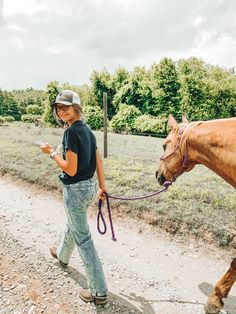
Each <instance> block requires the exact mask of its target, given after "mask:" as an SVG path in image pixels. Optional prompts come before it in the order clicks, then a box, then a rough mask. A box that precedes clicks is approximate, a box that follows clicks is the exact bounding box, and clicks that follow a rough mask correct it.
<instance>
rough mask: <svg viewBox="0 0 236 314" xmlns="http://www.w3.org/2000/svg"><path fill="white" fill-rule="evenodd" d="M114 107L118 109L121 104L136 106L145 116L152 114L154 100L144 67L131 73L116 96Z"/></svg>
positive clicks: (137, 68)
mask: <svg viewBox="0 0 236 314" xmlns="http://www.w3.org/2000/svg"><path fill="white" fill-rule="evenodd" d="M113 103H114V106H115V108H116V111H117V109H118V108H119V106H120V105H121V104H127V105H134V106H135V107H137V108H138V109H139V110H140V111H141V112H142V113H143V114H145V113H152V111H153V105H154V100H153V98H152V90H151V87H150V81H149V76H148V73H147V72H146V70H145V68H144V67H136V68H135V69H134V71H133V72H132V73H130V75H129V77H128V80H127V83H125V84H124V85H123V86H121V88H120V89H119V91H118V92H117V93H116V95H115V96H114V100H113Z"/></svg>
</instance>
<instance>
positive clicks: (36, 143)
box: [34, 141, 45, 146]
mask: <svg viewBox="0 0 236 314" xmlns="http://www.w3.org/2000/svg"><path fill="white" fill-rule="evenodd" d="M43 144H45V143H44V142H42V141H35V142H34V145H37V146H41V145H43Z"/></svg>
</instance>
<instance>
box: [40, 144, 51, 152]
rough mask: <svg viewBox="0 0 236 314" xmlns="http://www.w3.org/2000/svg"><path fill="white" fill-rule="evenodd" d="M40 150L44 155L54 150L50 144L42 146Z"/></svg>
mask: <svg viewBox="0 0 236 314" xmlns="http://www.w3.org/2000/svg"><path fill="white" fill-rule="evenodd" d="M40 148H41V150H42V152H43V153H44V154H50V153H51V152H52V151H53V150H54V149H53V148H52V146H51V145H50V144H48V143H44V144H42V145H41V146H40Z"/></svg>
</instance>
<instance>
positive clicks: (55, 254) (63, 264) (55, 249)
mask: <svg viewBox="0 0 236 314" xmlns="http://www.w3.org/2000/svg"><path fill="white" fill-rule="evenodd" d="M50 254H51V256H52V257H53V258H56V259H58V261H59V263H60V264H61V266H63V267H67V265H68V264H66V263H63V262H62V261H60V260H59V258H58V257H57V248H56V247H55V246H53V247H50Z"/></svg>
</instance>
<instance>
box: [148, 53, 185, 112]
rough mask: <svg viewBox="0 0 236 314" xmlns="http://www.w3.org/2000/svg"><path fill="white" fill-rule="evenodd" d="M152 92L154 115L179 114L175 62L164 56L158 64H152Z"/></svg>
mask: <svg viewBox="0 0 236 314" xmlns="http://www.w3.org/2000/svg"><path fill="white" fill-rule="evenodd" d="M150 72H151V73H150V75H151V79H152V92H153V97H154V98H155V103H156V106H155V109H154V110H153V113H154V115H159V114H165V115H166V116H168V115H169V114H173V115H174V116H175V117H176V116H179V114H180V81H179V77H178V73H177V70H176V66H175V63H174V61H173V60H172V59H170V58H164V59H162V60H161V61H160V63H159V64H158V65H153V66H152V68H151V71H150Z"/></svg>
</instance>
